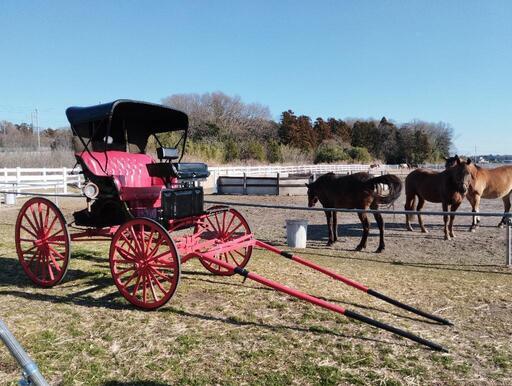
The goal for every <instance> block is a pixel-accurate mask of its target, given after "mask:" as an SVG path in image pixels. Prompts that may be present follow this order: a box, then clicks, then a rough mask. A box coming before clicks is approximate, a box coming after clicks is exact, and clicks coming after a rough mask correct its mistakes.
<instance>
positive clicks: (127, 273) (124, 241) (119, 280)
mask: <svg viewBox="0 0 512 386" xmlns="http://www.w3.org/2000/svg"><path fill="white" fill-rule="evenodd" d="M109 259H110V271H111V272H112V277H113V279H114V283H115V284H116V286H117V288H118V289H119V292H121V295H123V296H124V297H125V298H126V300H128V301H129V302H130V303H131V304H133V305H134V306H136V307H139V308H143V309H148V310H151V309H155V308H158V307H161V306H163V305H164V304H165V303H167V302H168V301H169V299H171V297H172V295H173V294H174V292H175V291H176V288H177V286H178V283H179V278H180V258H179V255H178V251H177V250H176V246H175V245H174V242H173V241H172V239H171V237H170V236H169V233H167V231H166V230H165V228H164V227H162V226H161V225H160V224H158V223H157V222H156V221H153V220H150V219H147V218H135V219H132V220H129V221H128V222H126V223H124V224H123V225H121V226H120V227H119V229H118V230H117V231H116V233H115V234H114V238H113V239H112V243H111V244H110V254H109Z"/></svg>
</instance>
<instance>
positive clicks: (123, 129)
mask: <svg viewBox="0 0 512 386" xmlns="http://www.w3.org/2000/svg"><path fill="white" fill-rule="evenodd" d="M66 116H67V118H68V121H69V123H70V124H71V129H72V131H73V135H75V136H77V137H79V138H80V139H81V140H82V141H85V143H87V142H88V141H90V143H91V144H92V148H93V149H94V150H106V149H107V148H110V149H118V150H126V148H127V145H128V144H134V145H136V146H137V147H138V148H139V150H140V151H141V152H143V151H144V150H145V148H146V145H147V142H148V137H149V136H150V135H151V134H157V133H165V132H169V131H178V130H183V131H185V136H186V132H187V129H188V117H187V114H185V113H183V112H181V111H178V110H174V109H172V108H170V107H166V106H162V105H157V104H153V103H147V102H138V101H132V100H127V99H119V100H116V101H114V102H110V103H104V104H100V105H96V106H90V107H69V108H68V109H66ZM108 137H110V138H108Z"/></svg>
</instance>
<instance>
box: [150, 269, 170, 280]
mask: <svg viewBox="0 0 512 386" xmlns="http://www.w3.org/2000/svg"><path fill="white" fill-rule="evenodd" d="M151 270H152V271H153V272H154V273H156V274H157V275H158V276H160V277H161V278H163V279H165V280H167V281H172V279H171V278H170V277H169V276H166V275H165V274H163V273H162V272H160V271H159V270H158V269H155V268H153V267H151Z"/></svg>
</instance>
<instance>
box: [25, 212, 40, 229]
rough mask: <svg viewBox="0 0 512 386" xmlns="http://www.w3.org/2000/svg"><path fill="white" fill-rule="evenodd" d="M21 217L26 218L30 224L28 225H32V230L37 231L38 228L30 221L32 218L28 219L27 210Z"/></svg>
mask: <svg viewBox="0 0 512 386" xmlns="http://www.w3.org/2000/svg"><path fill="white" fill-rule="evenodd" d="M23 218H24V219H26V220H27V221H28V223H29V224H30V226H31V227H32V229H33V230H34V232H36V233H37V232H38V231H39V229H38V228H36V226H35V225H34V223H33V222H32V220H30V218H29V217H28V216H27V212H25V213H23Z"/></svg>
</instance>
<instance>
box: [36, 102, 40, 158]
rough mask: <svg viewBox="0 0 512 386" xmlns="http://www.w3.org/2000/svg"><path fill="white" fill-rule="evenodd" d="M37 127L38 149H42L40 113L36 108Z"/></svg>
mask: <svg viewBox="0 0 512 386" xmlns="http://www.w3.org/2000/svg"><path fill="white" fill-rule="evenodd" d="M36 128H37V151H41V137H40V136H39V115H38V111H37V108H36Z"/></svg>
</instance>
